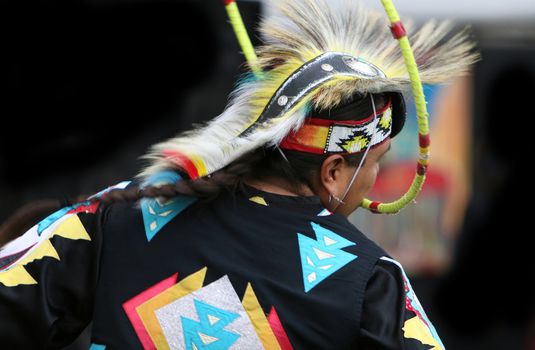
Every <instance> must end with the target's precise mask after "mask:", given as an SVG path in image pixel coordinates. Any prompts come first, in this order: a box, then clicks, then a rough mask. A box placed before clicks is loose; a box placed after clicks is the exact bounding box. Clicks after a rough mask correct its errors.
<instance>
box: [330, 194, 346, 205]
mask: <svg viewBox="0 0 535 350" xmlns="http://www.w3.org/2000/svg"><path fill="white" fill-rule="evenodd" d="M333 199H334V200H335V201H336V202H338V205H344V204H346V203H345V202H344V201H343V200H341V199H340V198H338V197H336V196H335V195H332V194H330V193H329V204H330V203H331V202H332V200H333Z"/></svg>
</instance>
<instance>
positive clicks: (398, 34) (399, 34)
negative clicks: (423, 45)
mask: <svg viewBox="0 0 535 350" xmlns="http://www.w3.org/2000/svg"><path fill="white" fill-rule="evenodd" d="M390 30H391V31H392V35H393V36H394V38H396V39H397V40H399V39H401V38H403V37H404V36H406V35H407V31H406V30H405V27H404V26H403V23H401V21H399V22H395V23H392V25H391V26H390Z"/></svg>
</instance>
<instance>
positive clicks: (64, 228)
mask: <svg viewBox="0 0 535 350" xmlns="http://www.w3.org/2000/svg"><path fill="white" fill-rule="evenodd" d="M55 235H58V236H61V237H63V238H68V239H83V240H85V241H90V240H91V237H89V234H88V233H87V231H86V230H85V227H84V225H82V222H81V221H80V218H79V217H78V215H72V216H70V217H68V218H67V219H65V220H64V221H63V222H62V223H60V224H59V225H58V227H56V229H55V230H54V232H53V233H52V235H51V236H50V237H53V236H55Z"/></svg>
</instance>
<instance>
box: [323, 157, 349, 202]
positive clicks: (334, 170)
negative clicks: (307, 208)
mask: <svg viewBox="0 0 535 350" xmlns="http://www.w3.org/2000/svg"><path fill="white" fill-rule="evenodd" d="M346 166H347V164H346V161H345V159H344V157H343V156H341V155H339V154H333V155H330V156H329V157H327V158H326V159H325V160H324V161H323V163H322V164H321V168H320V174H319V175H320V176H319V181H320V185H321V186H322V187H323V189H325V191H326V192H328V194H333V195H335V196H338V195H340V192H341V191H343V190H344V189H343V188H342V187H343V186H344V185H346V181H345V179H344V172H343V170H344V168H345V167H346Z"/></svg>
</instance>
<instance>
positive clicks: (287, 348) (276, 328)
mask: <svg viewBox="0 0 535 350" xmlns="http://www.w3.org/2000/svg"><path fill="white" fill-rule="evenodd" d="M268 322H269V325H270V326H271V329H272V330H273V334H275V338H277V341H278V342H279V345H280V347H281V350H293V347H292V343H290V339H288V335H287V334H286V331H285V330H284V327H282V323H281V320H280V318H279V315H278V314H277V311H276V310H275V307H273V306H272V307H271V310H270V311H269V315H268Z"/></svg>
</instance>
